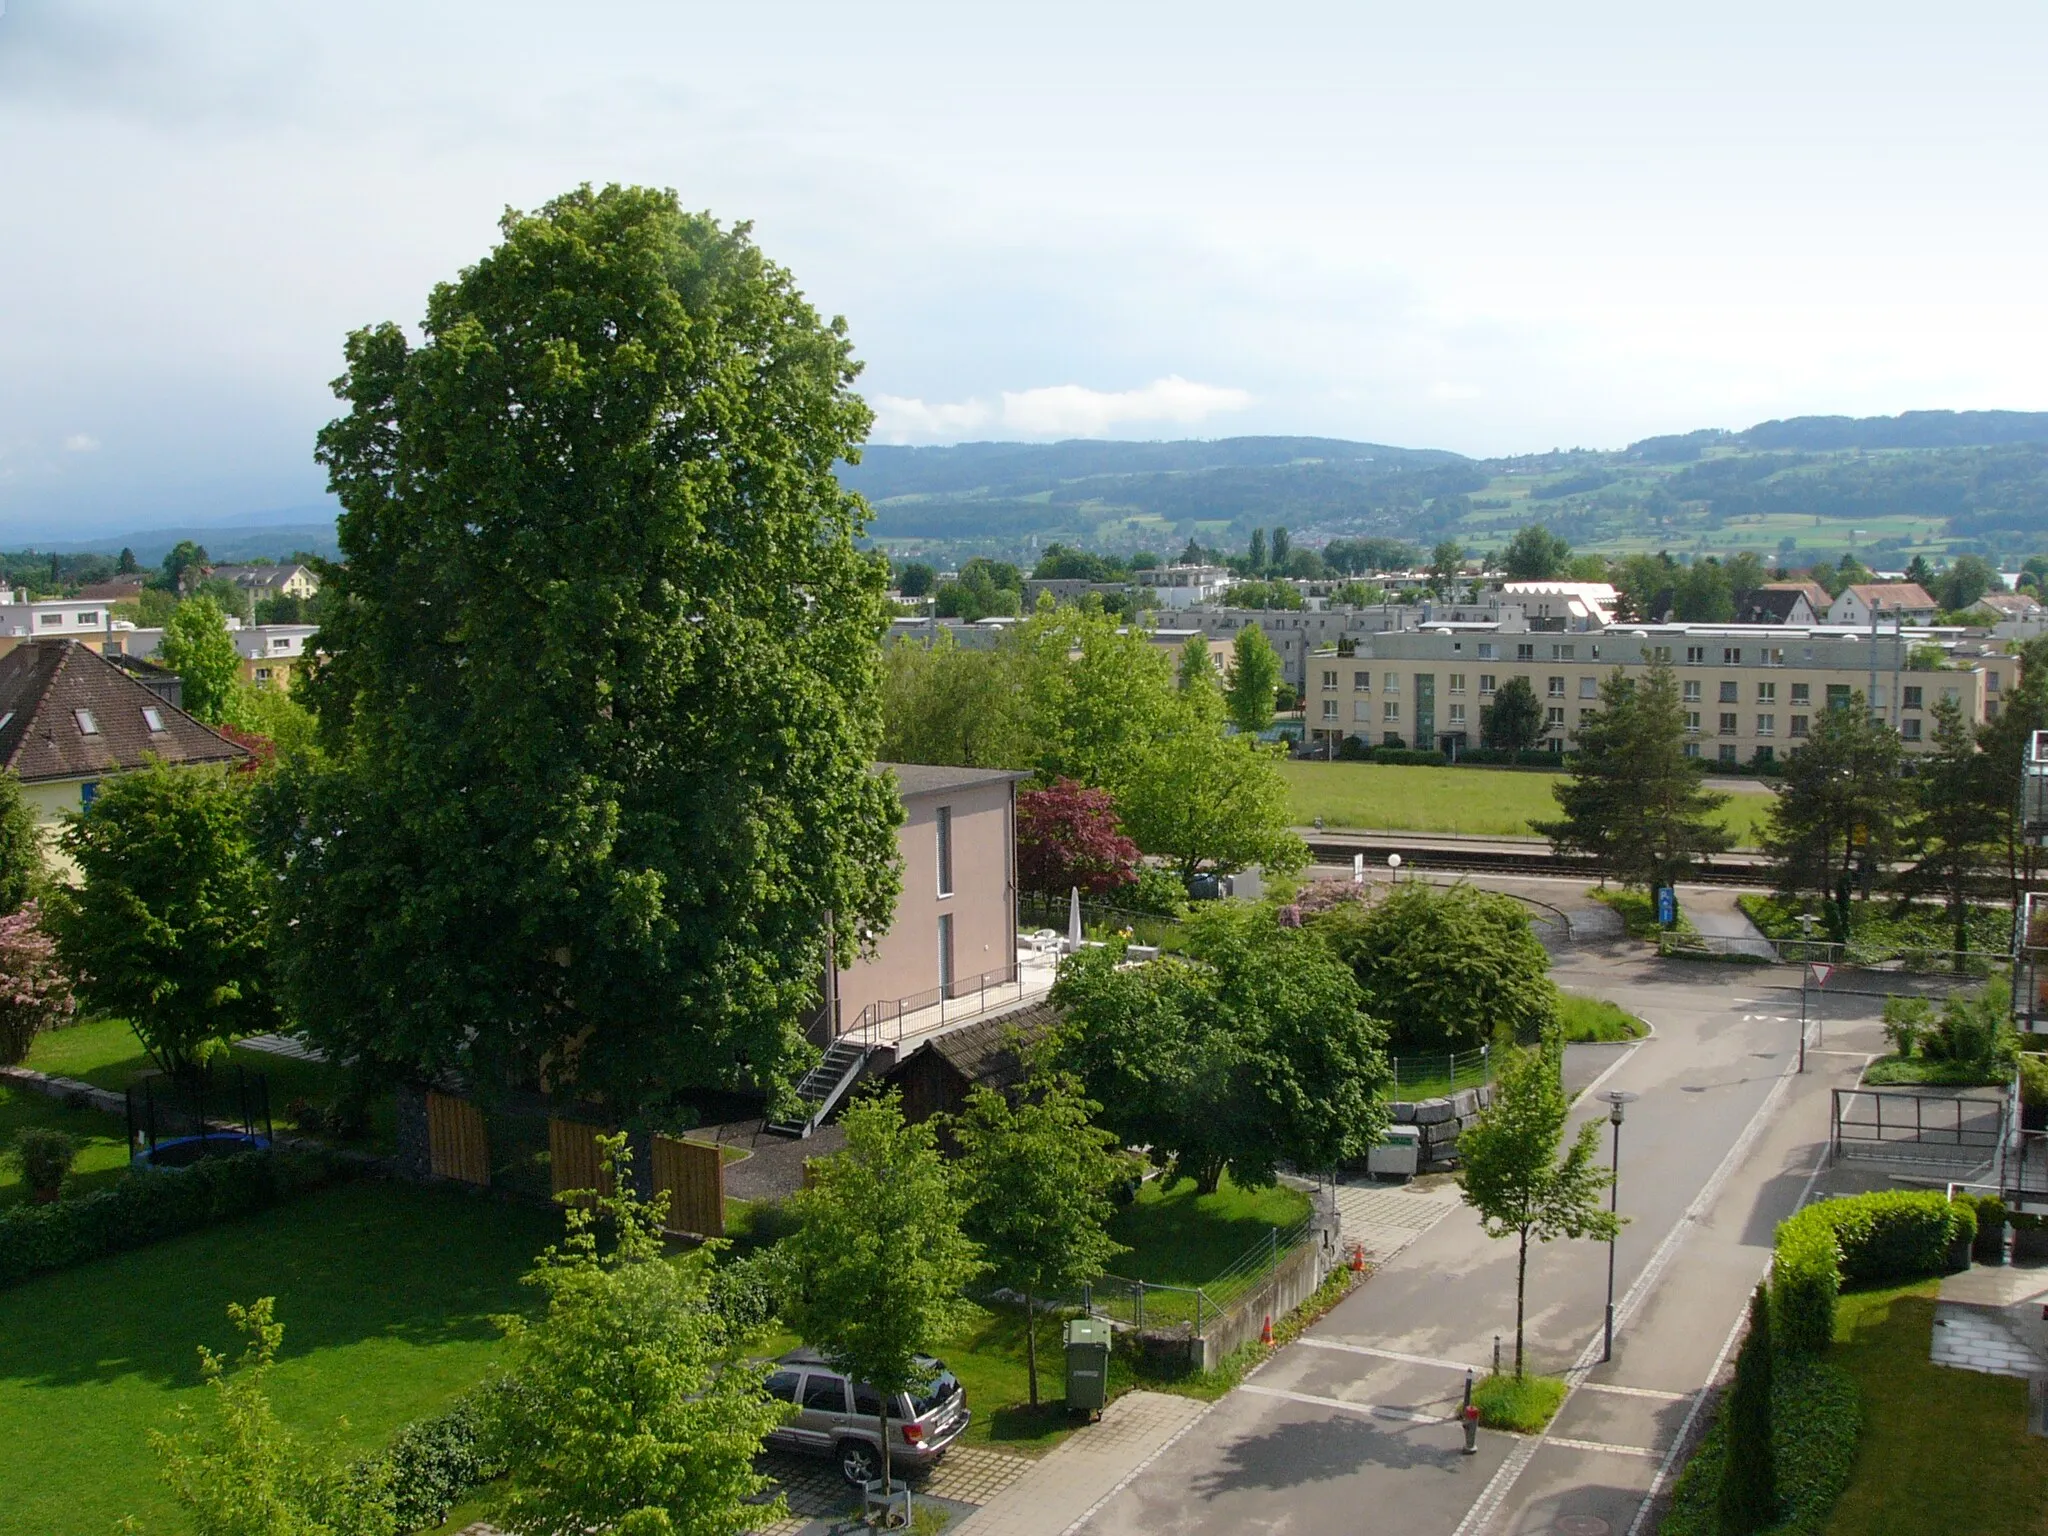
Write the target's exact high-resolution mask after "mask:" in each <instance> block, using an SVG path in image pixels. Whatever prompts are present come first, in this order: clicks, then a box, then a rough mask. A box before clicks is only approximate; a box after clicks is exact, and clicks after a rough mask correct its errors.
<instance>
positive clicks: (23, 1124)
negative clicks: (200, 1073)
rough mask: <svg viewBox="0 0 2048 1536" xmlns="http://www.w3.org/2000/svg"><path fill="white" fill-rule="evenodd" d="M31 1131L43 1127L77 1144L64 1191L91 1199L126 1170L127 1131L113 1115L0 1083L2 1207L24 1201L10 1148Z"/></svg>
mask: <svg viewBox="0 0 2048 1536" xmlns="http://www.w3.org/2000/svg"><path fill="white" fill-rule="evenodd" d="M30 1126H47V1127H48V1128H49V1129H51V1130H54V1131H62V1132H64V1133H65V1134H66V1135H67V1136H71V1137H73V1138H74V1139H76V1140H77V1142H78V1144H79V1149H78V1156H77V1158H76V1159H75V1160H74V1161H73V1162H72V1165H71V1176H70V1177H69V1178H67V1179H66V1180H65V1181H64V1192H65V1193H66V1194H70V1195H89V1194H91V1193H92V1192H93V1191H94V1190H96V1189H106V1188H108V1187H110V1186H111V1185H113V1184H114V1183H116V1182H117V1181H118V1180H119V1179H120V1178H121V1176H122V1175H123V1174H124V1173H125V1172H126V1171H127V1168H128V1129H127V1127H126V1126H124V1125H123V1124H122V1123H121V1122H120V1121H119V1120H118V1119H116V1118H115V1117H114V1116H112V1115H103V1114H100V1113H98V1112H97V1111H96V1110H90V1109H73V1108H71V1107H70V1106H69V1105H68V1104H65V1103H63V1102H61V1101H60V1100H57V1099H53V1098H49V1097H48V1096H46V1095H44V1094H40V1093H36V1092H33V1091H32V1090H30V1089H27V1088H14V1087H9V1086H6V1085H4V1084H0V1205H10V1204H12V1203H13V1202H14V1201H16V1200H25V1199H27V1198H28V1191H27V1189H26V1188H24V1187H23V1185H22V1182H21V1164H20V1162H19V1161H18V1160H17V1159H16V1158H15V1157H14V1156H13V1155H12V1153H11V1151H10V1149H11V1148H12V1147H13V1145H14V1138H15V1137H16V1136H17V1135H19V1134H20V1133H21V1132H22V1131H25V1130H27V1129H28V1128H29V1127H30Z"/></svg>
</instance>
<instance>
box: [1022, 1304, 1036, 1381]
mask: <svg viewBox="0 0 2048 1536" xmlns="http://www.w3.org/2000/svg"><path fill="white" fill-rule="evenodd" d="M1024 1374H1025V1375H1026V1376H1027V1377H1028V1378H1030V1381H1031V1406H1032V1407H1034V1408H1036V1407H1037V1406H1038V1313H1037V1312H1036V1311H1034V1310H1033V1309H1032V1306H1031V1292H1030V1291H1028V1290H1027V1291H1025V1293H1024Z"/></svg>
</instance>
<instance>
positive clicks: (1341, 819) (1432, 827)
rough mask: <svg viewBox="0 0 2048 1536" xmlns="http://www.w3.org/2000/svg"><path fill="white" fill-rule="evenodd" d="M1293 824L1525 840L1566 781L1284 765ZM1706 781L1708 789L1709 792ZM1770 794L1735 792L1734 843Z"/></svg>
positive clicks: (1464, 771) (1507, 771) (1730, 814)
mask: <svg viewBox="0 0 2048 1536" xmlns="http://www.w3.org/2000/svg"><path fill="white" fill-rule="evenodd" d="M1280 772H1281V774H1282V775H1283V776H1284V777H1285V778H1286V780H1287V790H1288V805H1289V809H1290V810H1291V811H1292V813H1293V816H1294V820H1295V823H1296V824H1297V825H1299V826H1307V825H1309V824H1310V823H1311V822H1313V821H1314V820H1315V818H1316V817H1318V816H1320V817H1322V818H1323V824H1324V825H1325V826H1328V827H1348V828H1354V829H1357V830H1360V831H1366V832H1454V833H1464V834H1466V835H1467V836H1475V837H1528V836H1530V835H1532V834H1531V833H1530V831H1529V822H1530V820H1531V819H1532V818H1536V819H1542V820H1547V819H1549V818H1551V817H1554V816H1556V815H1557V801H1556V799H1555V798H1553V797H1552V795H1551V793H1550V787H1551V785H1553V784H1555V783H1557V782H1558V781H1559V780H1561V779H1562V778H1563V777H1564V775H1563V774H1558V773H1542V772H1537V771H1533V770H1527V769H1511V768H1409V767H1396V766H1394V765H1392V764H1386V763H1282V764H1281V765H1280ZM1713 787H1714V786H1713V782H1712V781H1711V780H1709V781H1708V788H1710V789H1711V788H1713ZM1770 804H1771V796H1770V795H1768V794H1757V793H1755V792H1753V791H1750V790H1736V791H1734V792H1732V793H1731V794H1730V796H1729V800H1728V804H1727V805H1726V806H1725V807H1724V808H1723V810H1722V812H1721V816H1722V821H1723V823H1724V825H1726V826H1727V827H1728V828H1729V829H1730V830H1731V831H1732V832H1734V834H1735V841H1736V844H1737V845H1738V846H1740V847H1745V848H1753V847H1755V846H1756V845H1757V839H1758V833H1759V829H1760V823H1761V821H1762V819H1763V815H1764V812H1765V811H1766V810H1767V809H1768V808H1769V806H1770Z"/></svg>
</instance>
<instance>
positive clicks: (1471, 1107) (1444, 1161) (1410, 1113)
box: [1388, 1083, 1493, 1170]
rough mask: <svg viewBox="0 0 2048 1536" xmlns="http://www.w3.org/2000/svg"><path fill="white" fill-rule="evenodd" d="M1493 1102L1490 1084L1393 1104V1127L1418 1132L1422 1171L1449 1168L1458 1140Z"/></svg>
mask: <svg viewBox="0 0 2048 1536" xmlns="http://www.w3.org/2000/svg"><path fill="white" fill-rule="evenodd" d="M1492 1103H1493V1084H1491V1083H1481V1084H1480V1085H1479V1086H1478V1087H1477V1088H1461V1089H1459V1090H1458V1091H1457V1092H1456V1093H1454V1094H1452V1095H1450V1096H1449V1097H1448V1098H1442V1099H1419V1100H1417V1101H1416V1102H1414V1103H1412V1104H1393V1105H1389V1106H1388V1107H1389V1108H1390V1109H1391V1110H1392V1111H1393V1115H1394V1124H1396V1125H1412V1126H1414V1127H1415V1128H1416V1129H1417V1130H1419V1131H1420V1132H1421V1133H1422V1141H1421V1146H1420V1148H1419V1149H1418V1153H1417V1157H1418V1160H1419V1162H1420V1164H1421V1166H1422V1167H1423V1168H1424V1169H1426V1170H1433V1169H1444V1168H1452V1167H1455V1166H1456V1165H1457V1161H1458V1137H1459V1136H1460V1135H1461V1134H1463V1132H1464V1129H1465V1127H1466V1126H1467V1125H1469V1124H1470V1123H1471V1122H1472V1121H1474V1120H1476V1119H1478V1118H1479V1112H1480V1111H1481V1110H1482V1109H1485V1108H1486V1107H1487V1106H1488V1105H1490V1104H1492Z"/></svg>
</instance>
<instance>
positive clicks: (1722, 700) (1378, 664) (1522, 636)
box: [1307, 624, 2018, 766]
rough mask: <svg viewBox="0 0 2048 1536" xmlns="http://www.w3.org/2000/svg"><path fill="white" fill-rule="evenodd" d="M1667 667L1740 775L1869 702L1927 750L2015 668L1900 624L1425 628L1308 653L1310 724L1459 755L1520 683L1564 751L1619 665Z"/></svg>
mask: <svg viewBox="0 0 2048 1536" xmlns="http://www.w3.org/2000/svg"><path fill="white" fill-rule="evenodd" d="M1928 645H1938V646H1939V647H1940V648H1941V649H1942V651H1943V654H1944V656H1945V657H1946V662H1945V664H1944V670H1941V671H1931V670H1915V669H1914V668H1913V667H1911V666H1910V665H1909V661H1910V659H1911V657H1912V653H1913V652H1914V650H1915V648H1916V647H1924V646H1928ZM1657 661H1662V662H1667V663H1669V664H1670V665H1671V667H1672V668H1673V669H1674V670H1675V671H1676V672H1677V674H1678V678H1679V689H1680V695H1681V700H1682V702H1683V705H1684V708H1685V715H1686V750H1687V752H1688V753H1689V754H1692V755H1694V756H1701V757H1707V758H1711V759H1713V760H1714V761H1715V762H1717V763H1720V764H1723V765H1727V766H1735V765H1739V764H1746V763H1750V762H1753V761H1755V760H1757V759H1758V758H1759V757H1762V758H1770V757H1774V756H1777V755H1779V754H1781V753H1784V752H1789V751H1792V750H1794V749H1796V748H1797V747H1798V746H1799V745H1800V743H1801V742H1802V741H1803V740H1804V739H1805V738H1806V737H1807V736H1808V735H1809V734H1810V733H1811V731H1812V727H1813V720H1814V716H1815V715H1816V714H1817V713H1819V712H1820V711H1821V710H1824V709H1832V708H1841V707H1843V706H1845V705H1847V703H1848V702H1849V700H1850V698H1851V696H1852V695H1854V694H1858V693H1861V694H1863V695H1864V696H1865V698H1866V699H1867V700H1868V701H1869V702H1870V706H1871V708H1872V709H1873V710H1874V711H1876V712H1877V713H1878V714H1879V715H1880V716H1881V717H1882V718H1883V719H1884V720H1885V721H1886V722H1887V723H1888V724H1890V725H1891V726H1892V727H1893V728H1894V729H1896V730H1897V731H1898V733H1899V736H1900V738H1901V740H1902V741H1904V743H1905V745H1906V749H1907V750H1908V751H1909V752H1911V751H1925V750H1927V748H1928V746H1929V743H1930V740H1931V737H1932V735H1933V729H1934V721H1933V714H1932V711H1933V708H1934V706H1935V704H1936V703H1938V702H1940V701H1942V700H1949V701H1952V702H1954V703H1956V704H1957V705H1959V706H1960V707H1961V708H1962V711H1963V716H1964V718H1965V719H1967V720H1971V721H1976V722H1982V721H1986V720H1994V719H1996V718H1997V717H1998V710H1999V705H2000V703H2001V701H2002V699H2003V698H2004V696H2005V695H2006V694H2007V693H2009V692H2010V691H2011V689H2012V688H2013V686H2014V682H2015V680H2016V678H2017V676H2018V661H2017V659H2016V658H2015V657H2012V656H2008V655H2005V654H2003V652H2002V650H2001V649H2000V648H1999V647H1998V646H1997V645H1996V644H1995V643H1990V642H1985V641H1981V640H1972V639H1968V638H1964V637H1959V636H1956V635H1955V634H1954V632H1942V633H1930V632H1927V631H1918V632H1916V631H1913V630H1908V629H1902V628H1894V629H1891V630H1881V631H1879V632H1878V633H1876V634H1875V635H1873V634H1872V633H1871V631H1869V630H1868V629H1835V628H1828V627H1808V628H1777V627H1767V626H1756V625H1751V626H1742V625H1709V624H1663V625H1647V626H1640V627H1628V628H1623V629H1611V630H1606V631H1602V632H1599V633H1570V632H1558V631H1540V630H1522V629H1510V628H1508V627H1507V626H1505V625H1484V624H1470V625H1450V624H1443V625H1431V626H1430V627H1428V628H1426V629H1417V630H1390V631H1385V632H1382V633H1380V634H1376V635H1369V636H1362V637H1360V638H1358V639H1357V640H1356V641H1355V642H1354V648H1353V653H1352V654H1350V655H1340V654H1339V653H1338V652H1337V650H1336V649H1335V647H1330V648H1328V649H1325V650H1320V651H1318V652H1316V653H1315V654H1313V655H1312V656H1311V658H1310V662H1311V666H1312V670H1313V674H1314V675H1313V679H1312V681H1313V686H1312V687H1311V688H1310V689H1309V690H1308V693H1307V698H1308V720H1307V728H1308V734H1309V738H1310V740H1311V741H1324V742H1328V743H1330V744H1332V745H1334V744H1336V743H1338V742H1340V741H1342V740H1343V739H1344V738H1346V737H1352V736H1355V737H1358V738H1360V739H1361V740H1363V741H1365V742H1368V743H1370V744H1372V745H1375V746H1379V745H1393V744H1397V743H1398V744H1401V745H1406V746H1413V747H1422V748H1435V749H1437V750H1441V751H1447V752H1448V751H1455V750H1459V749H1462V748H1464V747H1468V746H1476V745H1478V743H1479V722H1480V715H1481V712H1482V711H1483V710H1485V709H1487V708H1488V707H1490V706H1491V705H1492V703H1493V699H1494V695H1495V694H1496V693H1497V692H1498V691H1499V690H1500V688H1501V687H1502V686H1504V685H1505V684H1506V683H1507V681H1508V679H1510V678H1512V677H1525V678H1527V679H1528V681H1529V685H1530V688H1531V689H1532V690H1533V691H1534V693H1535V695H1536V699H1537V702H1538V703H1539V704H1541V705H1542V707H1543V710H1544V745H1545V746H1547V747H1548V748H1549V749H1550V750H1551V751H1553V752H1563V751H1565V750H1566V749H1567V748H1569V747H1570V745H1571V744H1572V741H1573V739H1574V737H1575V735H1576V733H1577V730H1578V728H1579V726H1580V725H1581V724H1583V723H1584V722H1585V721H1586V720H1587V719H1588V718H1589V717H1590V716H1591V715H1592V714H1593V712H1594V711H1595V710H1597V709H1598V708H1599V707H1600V684H1601V681H1602V680H1603V679H1604V678H1605V677H1606V676H1607V675H1608V674H1609V673H1610V672H1612V671H1613V670H1614V668H1616V667H1622V668H1624V669H1629V668H1641V667H1645V666H1648V665H1651V664H1652V663H1653V662H1657Z"/></svg>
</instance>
